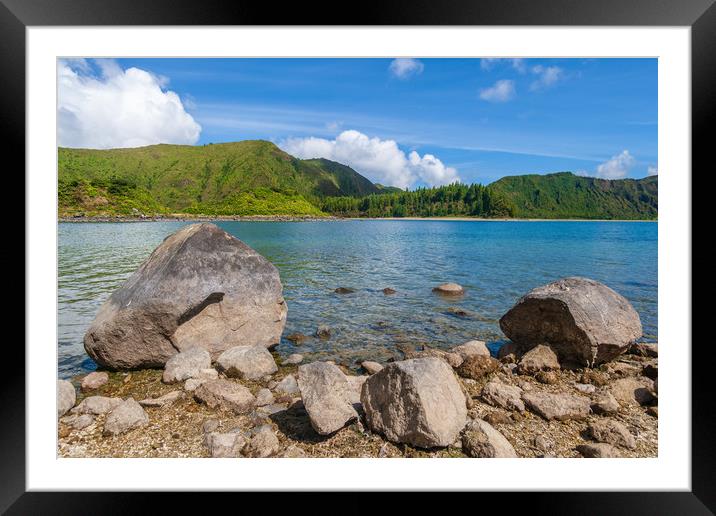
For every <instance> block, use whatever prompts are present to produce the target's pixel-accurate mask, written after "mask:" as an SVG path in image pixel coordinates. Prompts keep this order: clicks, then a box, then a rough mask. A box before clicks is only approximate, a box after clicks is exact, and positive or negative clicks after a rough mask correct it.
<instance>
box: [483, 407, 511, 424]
mask: <svg viewBox="0 0 716 516" xmlns="http://www.w3.org/2000/svg"><path fill="white" fill-rule="evenodd" d="M482 419H484V420H485V421H487V422H488V423H490V424H491V425H508V424H510V423H512V418H511V417H510V416H509V414H505V413H504V412H498V411H496V410H495V411H492V412H488V413H487V415H486V416H485V417H483V418H482Z"/></svg>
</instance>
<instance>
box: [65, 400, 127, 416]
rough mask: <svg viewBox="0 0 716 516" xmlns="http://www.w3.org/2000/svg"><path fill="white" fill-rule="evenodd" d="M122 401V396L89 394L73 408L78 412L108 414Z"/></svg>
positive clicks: (74, 411)
mask: <svg viewBox="0 0 716 516" xmlns="http://www.w3.org/2000/svg"><path fill="white" fill-rule="evenodd" d="M121 403H122V400H121V399H120V398H108V397H106V396H89V397H87V398H85V399H83V400H82V401H81V402H80V404H79V405H77V406H76V407H75V408H74V409H72V412H73V413H76V414H94V415H95V416H98V415H100V414H107V413H108V412H110V411H112V410H114V409H115V408H116V407H118V406H119V405H120V404H121Z"/></svg>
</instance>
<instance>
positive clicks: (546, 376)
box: [535, 371, 559, 385]
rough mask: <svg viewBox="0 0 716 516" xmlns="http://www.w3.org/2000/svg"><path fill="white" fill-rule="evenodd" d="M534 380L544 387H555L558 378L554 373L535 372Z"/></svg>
mask: <svg viewBox="0 0 716 516" xmlns="http://www.w3.org/2000/svg"><path fill="white" fill-rule="evenodd" d="M535 380H537V381H538V382H540V383H544V384H546V385H555V384H556V383H559V376H557V373H555V372H554V371H537V374H535Z"/></svg>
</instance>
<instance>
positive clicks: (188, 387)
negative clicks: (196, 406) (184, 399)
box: [184, 378, 207, 392]
mask: <svg viewBox="0 0 716 516" xmlns="http://www.w3.org/2000/svg"><path fill="white" fill-rule="evenodd" d="M206 381H207V380H202V379H199V378H189V379H188V380H187V381H186V382H184V390H185V391H187V392H194V391H195V390H196V389H197V387H199V386H200V385H201V384H202V383H204V382H206Z"/></svg>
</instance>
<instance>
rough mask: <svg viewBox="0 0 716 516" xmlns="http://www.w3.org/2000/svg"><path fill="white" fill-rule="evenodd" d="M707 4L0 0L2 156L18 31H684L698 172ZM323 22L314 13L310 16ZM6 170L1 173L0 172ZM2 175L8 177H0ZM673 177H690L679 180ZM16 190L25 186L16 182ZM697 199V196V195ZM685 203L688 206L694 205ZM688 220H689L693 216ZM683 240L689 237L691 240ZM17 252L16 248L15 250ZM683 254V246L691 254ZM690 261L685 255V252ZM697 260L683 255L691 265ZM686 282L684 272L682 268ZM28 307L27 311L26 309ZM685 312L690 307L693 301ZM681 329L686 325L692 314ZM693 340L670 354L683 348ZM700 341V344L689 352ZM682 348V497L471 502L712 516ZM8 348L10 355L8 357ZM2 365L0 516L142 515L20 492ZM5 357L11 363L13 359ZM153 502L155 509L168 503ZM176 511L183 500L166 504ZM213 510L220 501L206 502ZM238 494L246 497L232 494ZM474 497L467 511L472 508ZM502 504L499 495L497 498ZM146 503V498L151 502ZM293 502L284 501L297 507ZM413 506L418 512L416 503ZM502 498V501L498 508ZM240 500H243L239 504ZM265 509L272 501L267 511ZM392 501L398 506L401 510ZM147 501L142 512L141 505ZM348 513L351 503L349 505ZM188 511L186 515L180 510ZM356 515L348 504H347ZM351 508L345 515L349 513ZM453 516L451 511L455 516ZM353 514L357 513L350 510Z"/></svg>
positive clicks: (709, 435)
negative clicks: (688, 411) (688, 424)
mask: <svg viewBox="0 0 716 516" xmlns="http://www.w3.org/2000/svg"><path fill="white" fill-rule="evenodd" d="M715 1H716V0H688V1H684V0H482V1H474V0H473V1H470V0H452V1H450V2H435V1H431V0H418V1H413V2H410V3H401V2H397V1H395V0H390V1H387V0H384V1H383V2H380V3H374V4H372V5H365V6H361V7H360V8H356V9H353V10H350V11H349V10H345V11H344V13H345V14H344V15H343V16H340V15H339V14H338V13H339V12H340V11H339V9H338V6H336V5H335V4H327V3H326V5H322V3H321V2H311V3H310V5H307V4H298V3H285V4H281V5H280V7H279V6H278V5H279V4H271V3H267V2H242V1H239V2H233V3H230V2H219V1H217V0H203V1H201V2H199V1H186V0H154V1H151V3H150V2H149V0H143V1H142V0H0V72H1V74H0V77H2V78H3V80H2V90H1V94H0V127H2V128H3V129H4V132H5V140H4V143H5V150H6V158H7V157H8V156H12V155H14V156H12V157H15V158H16V159H15V160H12V161H14V162H15V163H16V165H15V167H16V168H15V170H20V169H21V168H20V167H22V170H24V164H25V139H24V134H25V110H26V107H25V56H26V54H25V30H26V28H27V27H29V26H65V25H71V26H82V25H94V26H104V25H157V26H161V25H164V26H168V25H179V26H182V25H184V26H185V25H284V24H285V25H302V24H306V25H463V26H464V25H532V26H535V25H552V26H570V25H572V26H595V25H605V26H688V27H691V52H692V55H691V65H692V66H691V69H692V168H693V169H695V168H696V167H698V166H699V165H700V166H701V168H704V169H705V170H704V172H705V173H708V171H709V168H713V165H712V164H711V163H708V165H710V167H707V161H706V160H707V156H709V153H710V151H711V147H713V143H712V138H711V137H709V134H710V131H709V130H708V129H709V128H711V127H712V125H713V124H712V122H714V118H715V117H714V111H715V110H714V106H716V57H715V53H716V52H715V51H716V5H714V2H715ZM317 13H322V14H320V15H319V14H317ZM4 168H5V167H4ZM5 171H6V172H9V170H8V169H7V168H5ZM684 174H691V179H692V183H693V174H692V173H691V171H684ZM19 188H20V189H23V190H24V186H23V185H20V186H19ZM702 195H703V193H702ZM693 205H694V206H696V205H697V203H696V198H693ZM692 221H693V223H695V222H696V218H695V217H694V216H693V210H692ZM693 234H694V232H693V229H692V235H693ZM17 247H19V246H17ZM692 253H693V248H692ZM692 256H693V255H692ZM697 263H698V262H696V261H695V260H693V258H692V267H693V265H696V264H697ZM692 277H693V269H692ZM29 301H30V304H27V309H32V305H31V301H32V300H29ZM692 307H693V309H694V310H696V304H695V303H692ZM692 320H694V317H693V312H692ZM689 340H691V342H693V343H696V342H697V339H696V333H694V334H693V336H689V335H684V342H681V343H669V344H670V345H672V344H673V345H682V346H685V347H686V346H689V345H690V344H691V342H689ZM698 344H703V345H698ZM698 344H697V345H694V346H692V348H691V352H692V447H691V450H692V455H691V466H692V478H691V480H692V490H691V491H690V492H644V493H629V492H606V493H605V492H589V493H576V492H570V493H552V492H550V493H522V494H518V493H511V494H509V495H507V494H506V493H493V494H489V493H484V494H480V495H479V496H480V497H481V498H480V505H481V506H482V507H486V505H484V503H485V500H487V499H486V498H482V497H488V496H489V497H490V500H489V501H493V502H497V503H498V506H499V504H501V503H502V504H504V503H505V500H506V498H507V499H509V502H508V507H509V509H510V511H512V510H520V506H523V507H522V508H524V509H525V510H529V511H530V513H531V514H543V513H544V514H547V513H548V514H575V513H576V514H582V515H584V514H630V515H637V514H649V515H655V514H712V513H713V511H716V489H714V486H716V471H715V470H716V468H715V467H714V464H716V444H715V443H716V439H714V435H716V425H714V423H713V419H712V418H711V417H710V416H711V410H712V408H713V406H714V404H713V401H712V400H713V395H714V389H713V383H712V382H710V381H709V377H710V374H709V373H710V371H709V369H710V368H711V364H712V363H713V362H712V359H711V357H709V356H708V353H709V351H708V350H709V347H712V345H711V344H710V343H709V342H699V343H698ZM13 350H14V351H13ZM4 353H7V354H8V355H5V356H4V358H6V360H12V364H13V365H12V367H6V369H5V371H4V372H3V375H2V383H3V386H2V389H0V414H2V421H3V424H2V425H0V471H1V472H2V477H1V478H2V481H1V482H0V511H2V512H5V511H7V513H8V514H105V513H106V514H120V513H126V512H134V511H133V510H130V509H131V508H133V507H135V508H137V507H139V509H140V512H149V511H150V508H149V507H150V505H151V504H152V501H151V500H147V497H146V496H145V497H143V500H142V501H141V506H136V505H135V504H136V503H138V502H137V500H135V499H134V497H135V496H137V495H134V494H130V493H77V492H73V493H56V492H55V493H37V492H25V491H26V489H25V376H24V372H25V365H26V364H25V354H24V351H23V350H21V349H19V348H18V347H17V346H14V347H11V346H9V345H6V346H5V351H4ZM13 355H14V356H13ZM158 496H161V499H162V501H161V502H160V503H161V504H162V506H164V504H165V503H166V502H167V498H168V497H169V495H158ZM170 496H171V498H172V499H173V500H174V502H178V503H180V504H184V503H185V501H186V500H187V496H186V495H180V494H172V495H170ZM212 496H214V497H215V498H214V499H213V500H214V501H219V500H222V498H226V497H225V496H224V497H216V496H217V495H212ZM242 496H245V495H242ZM471 496H473V498H472V500H473V503H475V502H474V501H475V500H476V499H475V498H474V496H475V495H471ZM500 497H502V498H500ZM155 500H156V499H155ZM301 500H302V495H293V503H294V504H301V503H302V502H301ZM413 500H414V501H417V503H422V501H421V500H422V498H421V497H420V496H414V497H413ZM500 500H501V501H500ZM243 503H245V502H243V501H242V504H243ZM272 503H273V502H272ZM401 503H403V502H401ZM148 504H150V505H148ZM351 505H352V506H353V507H356V506H357V505H358V503H357V501H356V503H354V504H351ZM187 508H188V506H187ZM356 508H357V507H356ZM349 510H350V509H349ZM456 510H457V509H456ZM355 512H357V510H356V511H355Z"/></svg>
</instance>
